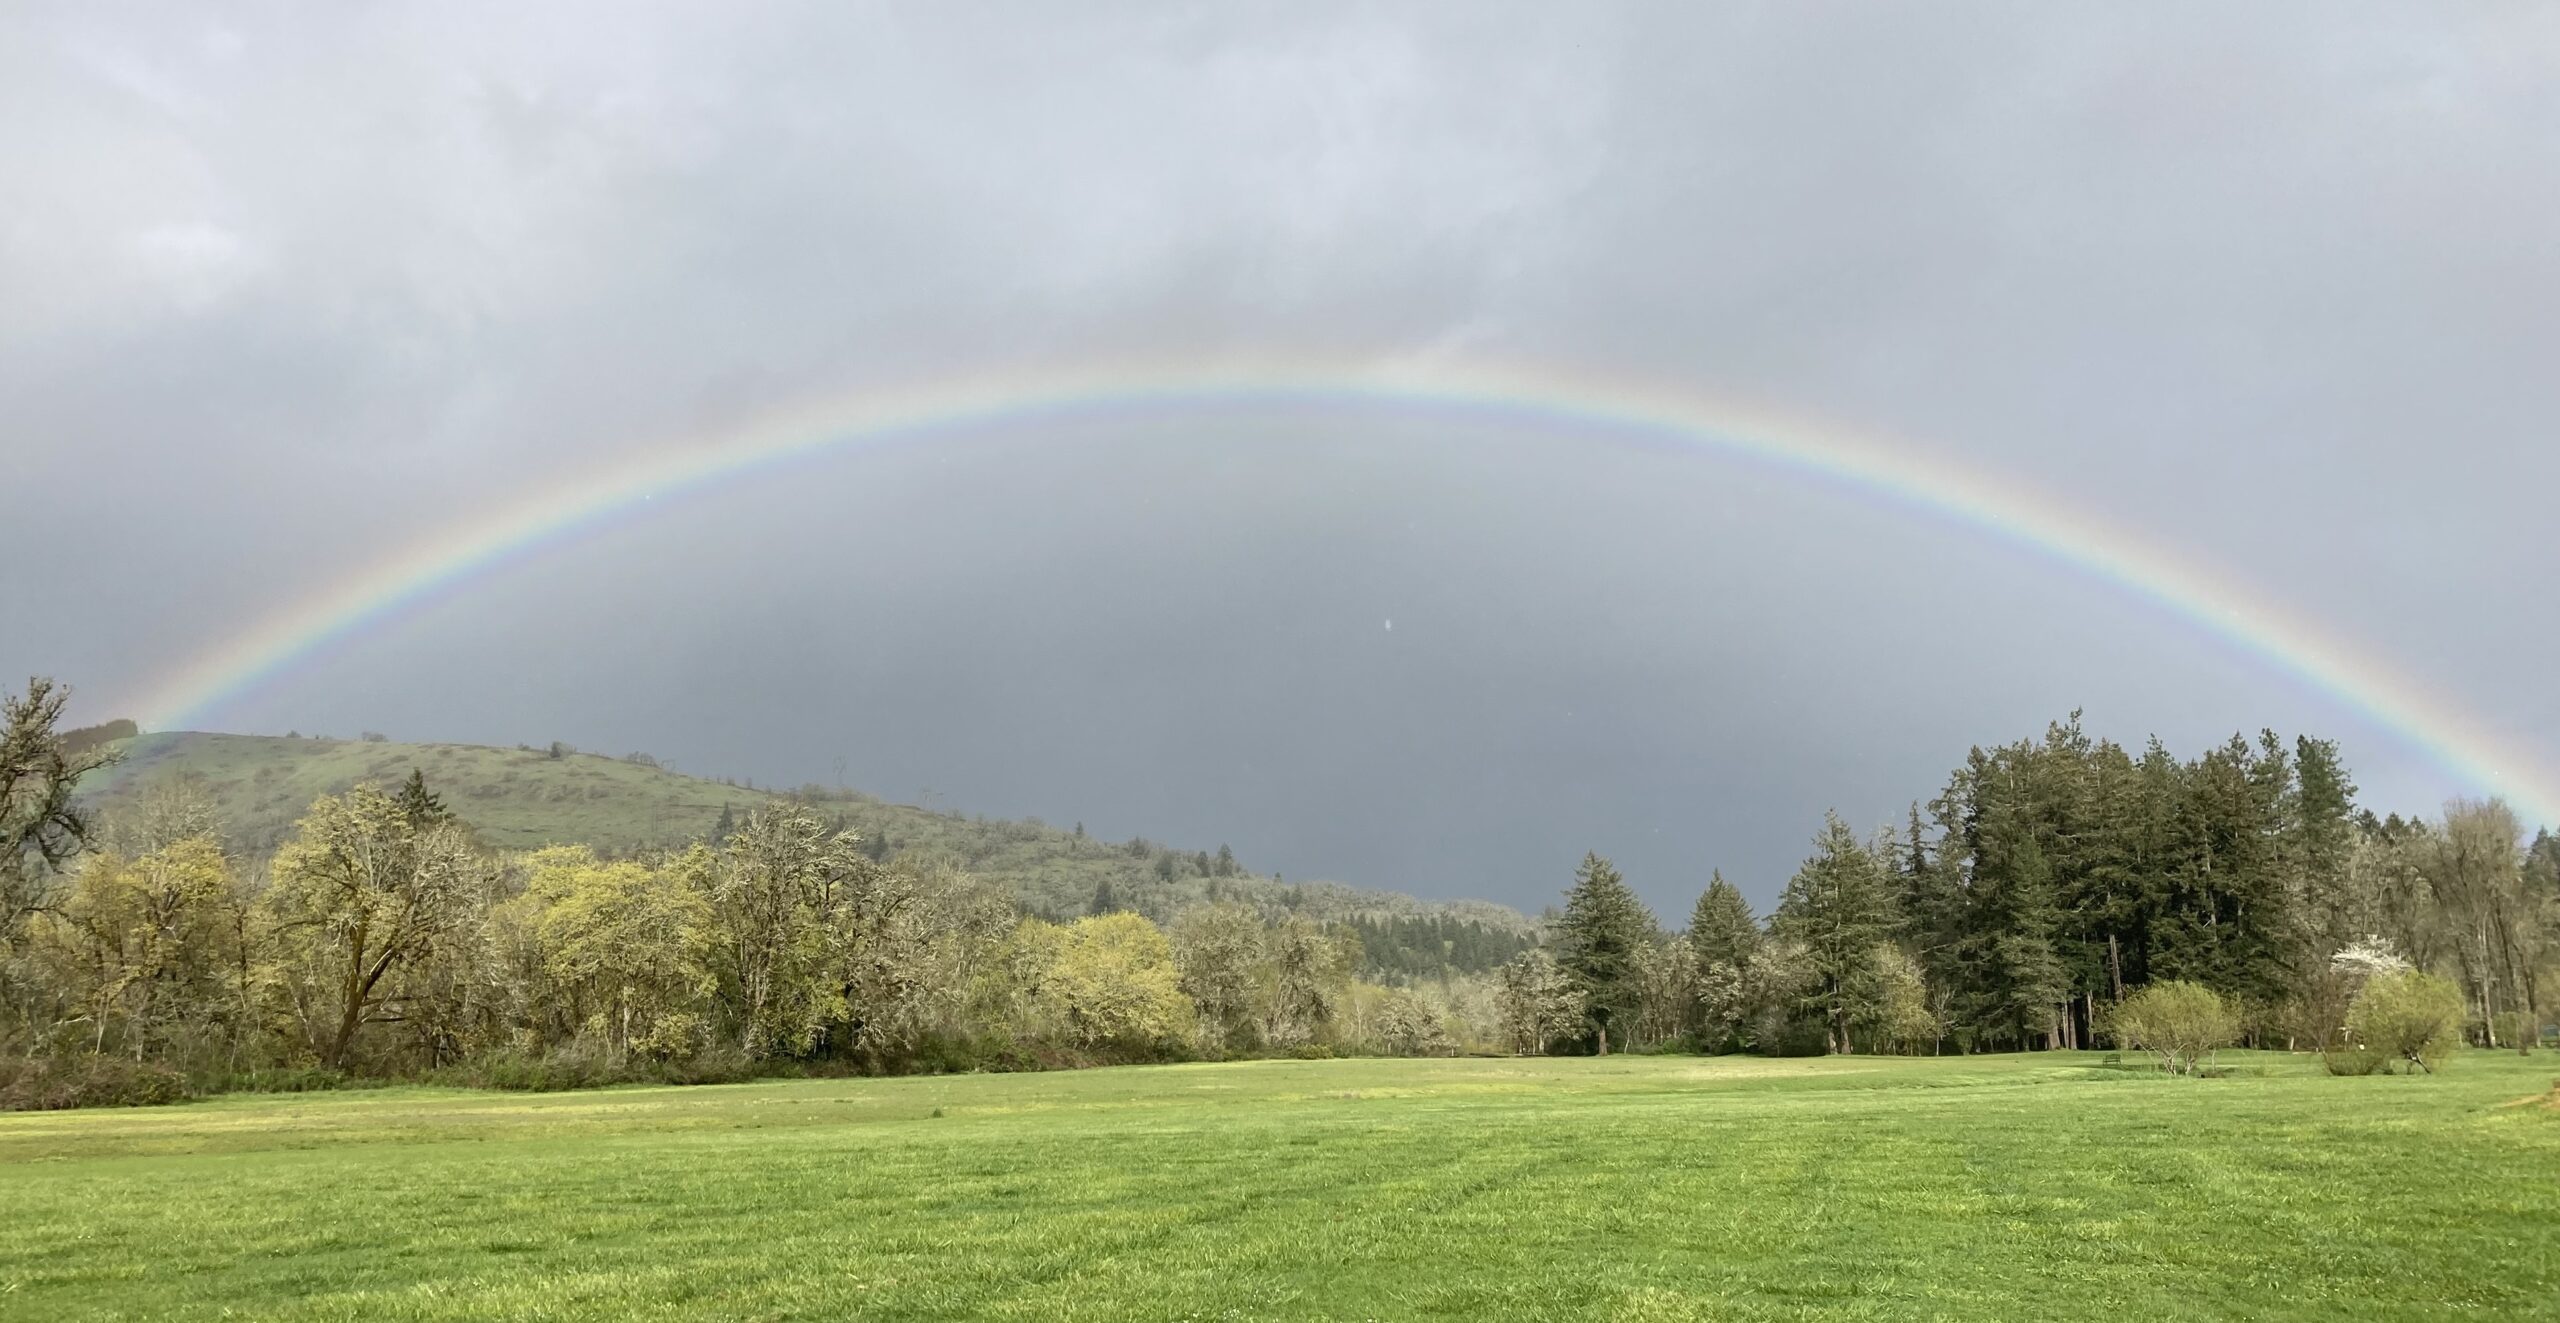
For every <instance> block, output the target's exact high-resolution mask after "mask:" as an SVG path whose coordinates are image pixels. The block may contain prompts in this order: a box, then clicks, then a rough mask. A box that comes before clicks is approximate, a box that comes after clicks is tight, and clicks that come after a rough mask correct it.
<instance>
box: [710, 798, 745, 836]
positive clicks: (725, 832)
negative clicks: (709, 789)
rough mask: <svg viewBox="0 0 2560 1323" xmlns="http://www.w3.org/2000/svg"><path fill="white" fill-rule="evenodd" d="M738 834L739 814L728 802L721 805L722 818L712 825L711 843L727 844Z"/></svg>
mask: <svg viewBox="0 0 2560 1323" xmlns="http://www.w3.org/2000/svg"><path fill="white" fill-rule="evenodd" d="M737 834H738V815H737V813H736V812H734V811H733V810H732V809H731V808H730V807H729V806H728V805H727V804H722V805H721V806H720V820H719V821H718V822H716V823H713V824H712V825H711V843H712V844H713V845H727V844H728V843H729V838H730V837H732V836H735V835H737Z"/></svg>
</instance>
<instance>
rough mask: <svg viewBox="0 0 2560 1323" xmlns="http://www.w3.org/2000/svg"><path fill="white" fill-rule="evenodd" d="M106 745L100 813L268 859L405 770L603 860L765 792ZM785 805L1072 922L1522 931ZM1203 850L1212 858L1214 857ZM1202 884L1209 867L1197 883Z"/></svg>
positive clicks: (1084, 847)
mask: <svg viewBox="0 0 2560 1323" xmlns="http://www.w3.org/2000/svg"><path fill="white" fill-rule="evenodd" d="M119 748H120V750H121V752H122V755H123V761H122V762H120V763H119V764H118V765H116V766H115V767H114V768H112V769H110V770H109V771H108V772H106V773H105V774H104V775H103V776H102V777H101V778H100V779H99V781H98V784H97V788H96V789H95V790H94V791H92V792H91V798H92V802H93V803H95V804H96V805H97V806H98V807H100V808H101V809H103V810H105V811H107V812H108V813H110V814H112V813H113V812H114V811H115V810H117V809H118V808H119V807H121V806H125V805H129V804H130V803H131V802H132V800H133V797H134V796H136V795H138V794H140V793H142V792H143V791H144V790H145V789H147V788H148V787H149V786H151V785H152V784H153V783H154V782H155V781H158V780H160V779H162V778H167V777H173V776H193V777H196V778H199V779H200V784H201V785H202V786H203V787H204V788H205V790H206V791H208V792H209V793H210V794H211V795H212V797H213V799H214V801H215V803H216V804H217V805H218V806H219V808H220V810H221V813H222V818H223V821H224V823H225V824H227V827H228V829H229V831H230V833H231V837H232V844H233V845H234V846H235V847H237V848H239V849H241V850H243V851H246V852H248V853H252V854H259V853H264V852H266V851H268V850H270V849H272V848H274V846H275V844H276V843H277V842H279V841H281V840H283V839H284V838H285V837H286V835H288V834H289V833H290V832H291V831H292V830H293V824H294V822H295V820H296V819H298V818H299V817H301V815H302V813H303V811H304V810H305V809H307V808H309V807H310V805H311V801H312V800H314V799H316V798H318V797H320V796H321V795H324V794H336V793H339V792H341V791H344V790H346V789H347V788H348V787H350V786H354V785H357V784H359V783H363V782H372V783H374V784H377V785H380V786H383V787H384V788H386V789H387V788H390V787H392V786H393V785H395V784H396V783H397V782H399V781H400V780H402V779H403V778H405V777H407V776H408V774H409V771H410V769H411V768H413V767H414V768H417V769H419V770H421V771H423V772H425V774H426V777H427V783H428V785H429V786H430V787H432V788H433V789H434V790H435V791H436V793H437V794H439V795H441V796H443V798H444V801H445V804H446V806H447V807H449V808H451V809H453V810H454V811H455V812H456V813H458V814H460V815H461V816H462V817H463V818H464V819H465V820H466V821H468V822H470V823H471V824H472V825H473V827H475V828H476V829H477V830H478V831H479V833H480V835H481V837H482V839H484V840H486V841H488V842H489V843H490V844H492V845H496V846H501V847H505V848H510V849H525V848H530V847H533V846H538V845H546V844H553V843H559V842H583V843H585V844H588V845H593V846H595V847H596V848H598V849H600V850H604V851H607V852H610V853H616V854H629V853H639V852H645V851H649V850H655V849H663V848H672V847H679V846H683V845H685V844H687V843H689V842H691V841H693V840H696V839H698V838H700V837H703V836H705V835H708V834H710V833H711V832H712V830H713V829H714V828H715V827H716V826H717V824H718V822H719V820H720V815H721V813H722V811H723V810H724V809H726V810H730V811H733V812H736V813H740V814H743V813H745V812H746V811H747V810H748V809H750V808H753V807H754V806H755V805H757V804H759V803H761V802H763V801H764V800H766V799H769V798H771V797H772V795H773V794H774V792H773V791H772V790H770V789H762V790H751V789H746V788H743V787H740V786H733V785H728V784H725V783H723V782H719V781H709V780H704V779H702V778H699V777H691V776H684V775H681V774H678V773H676V772H671V771H667V770H665V769H663V768H659V767H655V766H649V765H646V764H643V763H637V762H632V761H628V760H625V759H619V758H606V757H600V756H597V755H594V754H585V753H576V752H565V751H564V752H562V753H560V754H558V755H555V754H553V753H552V752H551V751H549V750H542V749H497V748H488V747H484V746H480V745H469V744H400V743H392V742H384V741H368V740H329V739H303V738H296V737H291V736H266V735H215V734H205V733H199V732H188V731H173V732H166V733H160V734H149V735H141V736H136V737H134V738H132V739H128V740H125V741H122V742H120V744H119ZM793 794H794V795H795V796H797V797H800V798H804V799H808V800H811V801H813V802H814V803H815V804H816V805H817V808H818V811H819V812H821V813H822V814H825V815H827V816H829V817H830V818H833V819H836V820H839V821H840V822H841V823H842V824H843V825H845V826H848V827H851V828H853V829H854V830H857V831H859V832H861V833H862V835H863V836H864V838H865V839H866V840H869V841H872V842H875V843H877V844H878V846H879V847H880V848H881V849H883V850H884V851H885V852H889V853H907V854H913V855H916V856H919V857H929V858H946V859H950V860H952V861H955V862H957V863H958V864H960V865H961V866H962V867H965V868H967V869H969V870H970V871H971V872H973V873H976V874H978V875H980V876H982V877H984V878H987V879H988V880H990V881H993V882H995V883H997V884H999V885H1002V886H1006V887H1009V888H1011V889H1012V890H1013V892H1014V893H1015V895H1017V896H1018V897H1020V899H1021V902H1022V904H1023V906H1024V907H1025V908H1026V909H1028V910H1030V911H1032V912H1034V913H1038V914H1043V915H1046V916H1049V917H1052V918H1063V917H1072V916H1075V915H1080V914H1083V913H1086V912H1087V911H1088V910H1089V909H1090V908H1091V907H1092V905H1093V902H1094V900H1095V897H1096V894H1097V893H1098V892H1104V891H1106V889H1107V893H1108V896H1109V898H1110V900H1111V902H1112V903H1113V904H1114V905H1116V907H1118V908H1124V909H1135V910H1139V911H1141V912H1144V913H1147V914H1150V915H1153V916H1155V917H1157V918H1166V917H1170V915H1171V914H1172V913H1173V912H1174V911H1175V910H1177V909H1179V908H1181V907H1183V906H1186V905H1190V904H1195V903H1198V902H1200V901H1204V900H1209V899H1221V898H1234V899H1241V900H1250V901H1253V902H1255V903H1258V904H1262V905H1265V906H1270V907H1285V908H1290V909H1296V910H1300V911H1302V912H1305V913H1307V914H1308V915H1310V916H1311V917H1315V918H1319V919H1325V920H1351V919H1355V918H1365V919H1370V920H1379V921H1386V920H1395V919H1406V920H1414V919H1421V920H1429V919H1440V920H1446V921H1452V922H1455V923H1470V922H1471V923H1475V924H1478V925H1481V926H1482V927H1483V928H1485V929H1487V930H1489V931H1490V932H1492V933H1495V934H1500V935H1503V936H1507V937H1517V936H1518V935H1521V934H1525V933H1527V932H1528V931H1529V930H1530V923H1529V920H1528V919H1526V918H1525V917H1523V916H1522V915H1521V914H1520V913H1519V912H1518V911H1515V910H1512V909H1510V908H1508V907H1505V906H1500V905H1494V904H1490V903H1487V902H1483V901H1454V902H1436V901H1421V900H1416V899H1414V898H1413V897H1410V896H1405V895H1401V894H1398V893H1394V892H1385V891H1367V890H1355V889H1353V888H1349V887H1342V886H1336V885H1332V884H1328V883H1311V884H1306V885H1300V884H1294V883H1293V884H1289V885H1286V886H1283V885H1281V884H1279V883H1276V882H1273V881H1272V880H1271V879H1269V878H1267V877H1259V876H1254V875H1252V874H1249V873H1243V872H1238V873H1237V874H1235V875H1233V876H1223V877H1221V876H1214V875H1204V873H1203V870H1202V869H1201V868H1200V866H1199V865H1200V860H1201V853H1202V852H1201V851H1200V850H1198V849H1191V850H1181V849H1175V848H1173V847H1169V846H1164V845H1159V844H1155V843H1152V842H1135V843H1132V842H1115V843H1106V842H1102V841H1096V840H1091V839H1088V838H1085V837H1081V836H1078V835H1076V834H1075V833H1073V832H1072V831H1066V830H1061V829H1058V828H1055V827H1049V826H1046V825H1044V824H1041V823H1037V822H1017V821H1003V820H989V819H985V818H974V817H968V816H964V815H962V814H958V813H951V812H937V811H935V810H932V809H925V808H919V807H916V806H913V805H908V804H891V803H887V802H885V801H882V800H878V799H873V798H871V797H870V796H867V795H862V794H859V793H851V792H845V791H839V790H832V789H821V788H819V787H803V788H802V789H800V790H798V791H795V792H793ZM1208 849H1209V851H1210V852H1211V853H1212V854H1214V852H1215V850H1216V847H1215V846H1214V845H1213V846H1210V847H1208ZM1215 872H1216V863H1215V860H1214V858H1213V859H1211V860H1210V868H1209V870H1208V873H1209V874H1215ZM1167 873H1170V874H1171V875H1172V876H1171V877H1169V878H1168V877H1167V876H1166V874H1167ZM1406 926H1407V927H1410V926H1411V925H1409V924H1408V925H1406Z"/></svg>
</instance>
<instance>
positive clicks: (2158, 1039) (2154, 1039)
mask: <svg viewBox="0 0 2560 1323" xmlns="http://www.w3.org/2000/svg"><path fill="white" fill-rule="evenodd" d="M2115 1026H2116V1037H2117V1040H2118V1041H2119V1042H2121V1043H2123V1044H2124V1045H2125V1046H2126V1047H2130V1048H2135V1049H2138V1050H2140V1051H2145V1052H2151V1053H2154V1054H2157V1055H2158V1056H2159V1058H2160V1068H2161V1069H2162V1070H2165V1071H2167V1072H2169V1073H2170V1074H2172V1075H2192V1074H2194V1073H2195V1071H2196V1063H2197V1062H2198V1061H2200V1060H2203V1059H2204V1058H2206V1057H2209V1056H2211V1055H2212V1054H2213V1052H2214V1051H2215V1050H2216V1049H2218V1048H2224V1047H2228V1046H2230V1045H2231V1040H2232V1038H2233V1037H2234V1036H2236V1035H2237V1033H2238V1031H2239V1024H2238V1021H2237V1018H2236V1017H2235V1016H2234V1015H2233V1014H2232V1012H2231V1008H2230V1007H2229V1006H2227V1005H2224V1004H2223V1000H2222V998H2220V997H2217V996H2215V995H2214V993H2213V989H2211V988H2208V987H2205V986H2204V985H2203V984H2200V983H2188V982H2184V981H2182V980H2178V979H2170V980H2167V981H2165V982H2160V983H2154V984H2152V985H2150V986H2149V987H2146V988H2144V989H2142V990H2141V991H2139V992H2136V993H2135V994H2133V995H2132V996H2130V997H2127V998H2125V999H2124V1005H2123V1006H2121V1007H2118V1008H2117V1009H2116V1015H2115Z"/></svg>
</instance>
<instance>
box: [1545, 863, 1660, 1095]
mask: <svg viewBox="0 0 2560 1323" xmlns="http://www.w3.org/2000/svg"><path fill="white" fill-rule="evenodd" d="M1556 927H1557V947H1558V950H1557V958H1556V963H1557V964H1558V965H1560V966H1561V967H1562V968H1563V969H1564V971H1565V973H1566V975H1567V976H1569V977H1570V978H1572V980H1573V984H1574V987H1575V989H1576V990H1577V991H1578V992H1579V993H1580V995H1581V997H1582V1011H1583V1020H1584V1023H1585V1024H1586V1025H1587V1026H1588V1027H1589V1029H1590V1031H1591V1033H1592V1035H1593V1041H1594V1044H1595V1046H1596V1048H1597V1050H1598V1052H1599V1054H1600V1055H1602V1056H1607V1055H1608V1054H1609V1031H1610V1029H1611V1028H1612V1027H1613V1026H1621V1025H1623V1023H1624V1022H1625V1021H1627V1020H1629V1019H1632V1018H1633V1016H1634V1013H1635V1010H1636V988H1635V973H1636V966H1635V962H1636V950H1637V948H1638V947H1641V946H1642V945H1643V944H1644V943H1645V942H1646V941H1647V940H1648V939H1650V938H1651V937H1652V936H1653V931H1654V923H1653V915H1652V913H1651V912H1649V911H1648V910H1646V909H1645V907H1644V902H1643V901H1641V900H1639V899H1637V898H1636V893H1635V891H1634V889H1633V888H1631V887H1629V886H1628V885H1627V883H1626V879H1625V878H1623V877H1621V876H1619V874H1618V870H1617V868H1616V866H1614V865H1612V864H1611V863H1610V862H1609V861H1608V860H1606V859H1603V858H1601V857H1600V856H1599V855H1598V854H1597V853H1591V854H1585V855H1584V856H1583V857H1582V866H1581V867H1580V868H1577V869H1575V870H1574V875H1573V890H1571V891H1569V892H1567V893H1566V894H1565V902H1564V917H1563V918H1562V919H1561V920H1559V921H1558V923H1557V925H1556ZM1621 1036H1622V1037H1623V1034H1622V1035H1621Z"/></svg>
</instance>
